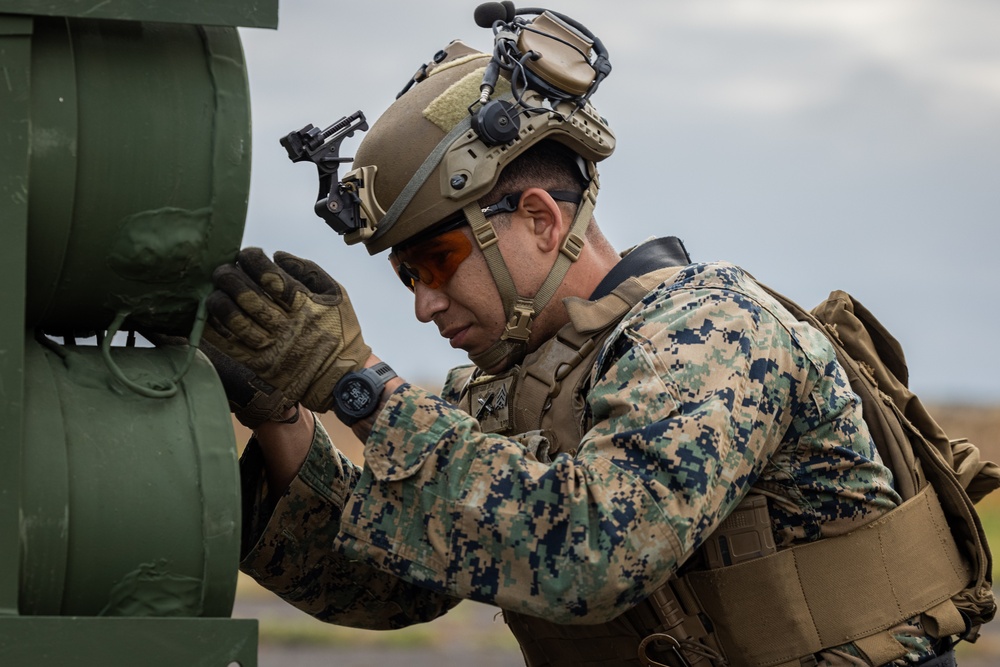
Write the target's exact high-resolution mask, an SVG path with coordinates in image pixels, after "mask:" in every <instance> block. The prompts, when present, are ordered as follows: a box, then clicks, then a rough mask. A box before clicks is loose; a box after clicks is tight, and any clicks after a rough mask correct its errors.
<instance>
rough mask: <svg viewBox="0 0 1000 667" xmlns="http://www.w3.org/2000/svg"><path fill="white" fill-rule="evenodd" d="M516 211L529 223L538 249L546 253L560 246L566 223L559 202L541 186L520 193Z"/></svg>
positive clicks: (564, 234)
mask: <svg viewBox="0 0 1000 667" xmlns="http://www.w3.org/2000/svg"><path fill="white" fill-rule="evenodd" d="M517 213H518V214H519V215H521V216H523V217H524V219H525V221H527V222H529V223H530V224H531V226H532V231H533V233H534V235H535V242H536V244H537V245H538V248H539V250H541V251H542V252H545V253H548V252H551V251H552V250H558V249H559V248H560V247H561V246H562V240H563V238H564V237H565V236H566V232H567V226H568V224H567V221H566V218H565V216H563V213H562V209H560V208H559V204H558V203H557V202H556V200H555V199H553V198H552V195H550V194H549V193H548V192H546V191H545V190H544V189H543V188H528V189H527V190H525V191H524V192H523V193H521V201H520V203H519V204H518V207H517Z"/></svg>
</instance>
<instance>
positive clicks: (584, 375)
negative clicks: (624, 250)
mask: <svg viewBox="0 0 1000 667" xmlns="http://www.w3.org/2000/svg"><path fill="white" fill-rule="evenodd" d="M652 243H656V244H661V246H662V244H664V243H667V244H669V243H674V244H677V245H679V241H677V240H676V239H674V238H672V237H671V238H667V239H660V240H658V241H654V242H652ZM640 248H642V246H640ZM681 252H682V256H686V251H683V246H681ZM668 254H669V251H668ZM647 257H648V253H647ZM674 257H676V254H674ZM656 261H659V263H660V268H655V269H653V270H651V271H649V270H648V269H649V261H645V262H638V263H639V264H640V265H643V264H644V266H642V268H641V270H644V271H647V272H645V273H643V274H642V275H632V276H629V277H627V278H625V279H624V280H622V281H621V282H620V283H619V284H618V286H617V287H615V288H614V289H613V290H611V292H610V293H608V294H606V295H604V296H601V297H600V298H597V299H595V300H591V301H585V300H582V299H569V300H567V301H566V305H567V310H568V312H569V316H570V322H569V323H568V324H566V325H565V326H564V327H563V328H562V329H561V330H560V331H559V332H558V333H557V334H556V335H555V336H554V337H553V338H552V339H550V340H549V341H547V342H546V343H544V344H543V345H542V346H541V347H540V348H539V349H538V350H536V351H534V352H533V353H531V354H529V355H528V356H527V357H526V358H525V360H524V362H523V363H522V364H521V365H519V366H516V367H514V368H513V369H511V370H510V371H508V372H506V373H504V374H501V375H496V376H490V375H478V374H477V373H478V372H473V371H474V369H473V368H472V367H468V368H466V369H462V370H464V372H465V373H466V375H467V379H466V380H465V386H464V388H463V390H462V396H461V399H460V407H461V408H462V409H463V410H465V411H466V412H468V413H469V414H471V415H473V416H475V417H476V419H477V420H479V422H480V426H481V428H482V430H483V431H486V432H493V433H498V434H502V435H508V436H512V437H518V438H520V439H521V441H522V442H523V443H524V444H525V445H526V446H527V447H528V448H529V449H534V448H535V447H537V446H538V445H539V443H541V444H542V446H547V448H548V452H547V454H548V456H550V457H555V456H556V455H557V454H559V453H561V452H565V453H567V454H569V455H570V456H575V455H576V449H575V448H576V447H577V445H578V444H579V442H580V441H581V439H582V437H583V435H584V433H585V432H586V430H587V428H588V424H587V415H586V413H585V400H584V395H585V391H586V388H587V384H588V380H589V375H590V371H591V370H592V367H593V365H594V362H595V360H596V356H597V354H598V352H599V350H600V349H601V347H602V344H603V343H604V341H605V340H606V339H607V337H608V336H609V335H610V333H611V331H612V330H613V329H614V328H615V325H617V324H618V323H619V322H620V321H621V319H622V318H623V317H624V316H625V315H626V314H627V313H628V312H629V311H630V310H631V309H632V307H633V306H634V305H635V304H637V303H638V302H639V301H640V300H641V299H642V297H643V296H645V295H646V294H648V293H649V292H650V291H651V290H652V289H654V288H656V287H657V286H658V285H660V284H661V283H665V282H670V281H672V280H673V279H674V278H675V276H676V274H677V273H678V272H679V271H680V269H681V268H682V267H681V266H678V265H676V259H674V260H671V259H670V258H669V257H667V258H663V257H660V259H659V260H656ZM664 262H666V263H668V264H675V265H672V266H669V265H668V266H662V264H663V263H664ZM625 264H629V262H626V261H623V262H621V263H619V265H618V266H616V269H620V268H621V267H622V265H625ZM632 264H633V266H634V264H636V262H632ZM618 273H619V274H620V273H621V271H618ZM626 275H627V274H626ZM618 277H620V276H619V275H615V278H616V279H617V278H618ZM762 287H763V286H762ZM764 289H765V290H767V291H768V292H769V293H770V294H771V295H772V296H773V297H775V298H776V299H777V300H778V301H779V302H780V303H781V304H782V305H783V306H784V307H785V308H786V309H788V310H790V312H792V313H793V315H795V316H796V317H797V318H798V319H800V320H805V321H809V322H810V323H811V324H812V325H813V326H815V327H817V328H819V329H820V330H821V331H823V332H824V333H826V334H827V336H828V338H831V340H832V342H833V343H834V347H835V348H836V349H837V352H838V360H839V361H840V362H841V365H843V366H844V367H845V370H846V371H847V373H848V376H849V378H850V380H851V384H852V388H853V389H855V392H856V393H859V394H860V395H861V397H862V399H863V403H864V408H863V409H864V415H865V420H866V422H867V423H868V424H869V426H870V428H871V430H872V435H873V438H874V439H875V441H876V444H877V445H878V446H879V452H880V454H881V455H882V458H883V460H884V463H885V464H886V465H888V466H890V468H892V467H893V465H896V466H899V465H903V466H908V471H907V474H905V475H901V476H898V478H897V487H899V486H900V482H901V483H902V487H903V488H898V489H897V490H898V491H899V492H900V494H901V496H902V498H903V500H904V502H903V504H902V505H900V506H899V507H897V508H896V509H895V510H892V511H891V512H888V513H887V514H885V515H883V516H882V517H879V518H878V519H875V520H874V521H871V522H870V523H868V524H865V525H864V526H861V527H860V528H857V529H855V530H854V531H852V532H850V533H847V534H845V535H841V536H838V537H833V538H827V539H823V540H819V541H816V542H811V543H807V544H801V545H796V546H793V547H790V548H787V549H782V550H781V551H777V552H775V549H774V544H773V536H772V535H771V527H770V520H769V518H768V516H767V511H766V499H765V498H764V497H763V496H760V495H757V494H754V493H752V492H751V493H750V494H749V495H748V496H747V497H746V499H745V500H744V501H743V502H741V504H740V505H739V506H738V507H737V508H736V510H735V511H734V512H733V513H732V514H731V515H730V516H729V517H728V518H727V519H726V520H725V521H724V522H723V523H722V525H721V526H720V527H719V529H718V530H717V531H716V532H715V533H713V535H712V536H711V537H709V538H708V539H707V540H706V543H705V544H704V545H703V546H702V548H701V550H700V552H699V554H696V556H695V557H694V558H692V559H691V562H701V563H708V565H709V567H708V568H701V569H691V568H689V567H688V566H687V565H685V566H684V567H682V568H681V570H680V572H681V573H680V574H677V575H675V576H674V577H672V578H671V580H670V581H668V582H667V583H666V584H665V585H664V586H662V587H661V588H659V589H657V590H656V591H654V593H653V594H652V595H651V596H650V597H649V598H647V599H646V600H644V601H643V602H642V603H640V604H639V605H637V606H636V607H634V608H632V609H630V610H629V611H627V612H625V613H624V614H622V615H620V616H619V617H617V618H615V619H613V620H611V621H609V622H607V623H602V624H597V625H560V624H555V623H552V622H550V621H547V620H545V619H542V618H536V617H532V616H528V615H524V614H519V613H515V612H510V611H504V618H505V620H506V622H507V624H508V625H509V627H510V629H511V631H512V632H513V633H514V636H515V637H516V638H517V641H518V643H519V644H520V646H521V650H522V653H523V655H524V658H525V663H526V665H528V667H563V666H565V667H570V666H572V667H580V666H587V665H594V666H596V665H611V664H614V665H644V666H649V667H661V666H664V667H667V666H669V667H723V666H730V667H808V666H810V665H814V664H815V663H816V661H815V658H814V657H813V654H814V653H817V652H819V651H821V650H822V649H825V648H831V647H835V646H840V645H843V644H847V643H850V642H853V643H854V645H855V646H856V647H857V648H858V649H859V650H860V651H861V652H862V653H863V654H864V656H865V657H866V658H867V660H868V662H869V663H870V664H872V665H883V664H885V663H888V662H891V661H893V660H895V659H898V658H900V657H902V656H903V655H904V654H905V653H906V649H905V648H904V647H903V646H902V645H901V644H900V643H899V642H898V641H896V640H895V638H894V637H893V636H892V634H891V633H890V632H888V630H889V629H890V628H892V627H894V626H896V625H898V624H900V623H902V622H904V621H906V620H907V619H909V618H912V617H915V616H920V617H921V619H920V620H921V624H922V627H923V628H924V630H925V631H926V632H927V633H928V634H929V635H930V636H932V637H934V638H940V639H943V640H945V641H946V642H947V641H949V640H950V638H951V636H953V635H958V636H959V637H960V638H965V639H970V640H974V639H975V638H976V635H977V633H978V627H979V625H981V624H982V623H983V622H986V621H988V620H990V619H991V618H992V617H993V614H994V613H995V608H996V604H995V601H994V598H993V594H992V578H991V574H990V571H991V568H992V559H991V556H990V553H989V549H988V546H987V544H986V541H985V534H984V533H983V530H982V526H981V525H980V523H979V519H978V516H977V515H976V513H975V510H974V509H972V501H971V500H970V498H969V495H968V494H967V493H966V491H965V487H969V489H970V491H971V490H972V488H973V487H977V489H978V492H977V493H976V494H975V495H976V498H975V499H976V500H978V499H979V498H981V497H982V496H983V495H985V494H986V493H988V492H989V491H990V490H992V489H994V488H997V487H998V486H1000V473H998V472H997V467H996V466H995V465H994V464H992V463H985V462H984V463H980V462H979V458H978V450H976V448H975V447H974V446H973V445H971V444H969V443H966V442H965V441H947V440H945V443H944V447H946V448H949V449H954V450H955V453H954V455H952V453H951V451H947V452H944V453H941V452H937V451H936V450H934V451H924V449H931V450H933V449H934V448H933V447H931V446H930V445H927V444H926V440H925V438H924V437H923V436H922V435H921V433H920V431H918V430H917V429H916V428H915V427H913V426H912V425H911V424H910V421H909V420H908V419H907V416H910V415H909V414H907V415H904V414H903V413H902V412H900V411H899V410H898V409H895V408H887V407H886V405H887V404H888V405H892V406H895V403H893V402H892V401H893V400H897V401H898V400H899V399H898V397H897V396H895V395H894V394H893V392H892V391H891V390H892V387H888V385H889V384H891V383H892V380H893V379H894V378H889V379H886V378H883V377H879V378H878V380H881V381H882V384H881V385H876V378H875V377H874V376H875V375H878V372H877V371H878V370H879V369H880V368H881V367H882V366H881V363H880V360H879V359H877V358H876V359H874V360H867V361H868V362H870V363H866V362H865V361H864V360H863V361H861V362H858V361H856V360H855V359H854V358H853V357H852V356H850V355H848V354H847V352H845V350H844V348H843V346H842V342H841V341H840V339H839V338H838V337H837V336H836V327H835V326H834V324H831V323H830V321H829V320H827V321H826V322H824V321H821V320H817V319H816V317H815V316H814V314H813V313H819V314H820V315H821V317H822V316H824V315H827V316H829V315H830V313H829V312H826V313H823V312H822V310H823V309H824V308H826V310H827V311H829V310H830V309H831V308H834V309H835V310H836V309H838V308H839V310H841V311H843V310H844V309H845V308H844V307H843V301H844V299H845V298H846V299H847V300H848V301H849V305H848V306H847V307H846V310H847V311H851V312H850V315H851V317H850V318H848V319H849V320H850V322H851V323H852V324H853V323H854V322H855V321H856V319H857V318H856V317H854V315H855V313H854V312H853V311H852V306H853V308H855V309H857V310H858V311H859V314H861V315H862V319H864V317H867V318H869V319H865V320H864V325H865V327H867V328H868V329H869V331H868V333H873V335H875V336H876V337H877V338H880V340H877V341H876V342H875V343H874V344H873V345H872V347H873V349H877V352H878V354H883V355H884V354H885V353H886V352H885V349H878V348H879V346H881V347H882V348H884V347H885V346H886V345H895V347H896V348H898V343H896V341H895V340H894V339H892V337H891V336H889V334H888V332H885V331H884V329H881V325H879V324H878V323H877V321H876V320H874V318H873V317H871V316H870V314H868V313H867V311H863V309H862V308H861V306H860V304H857V303H856V302H854V301H853V299H850V297H849V295H846V294H844V293H843V292H834V293H833V294H832V295H831V299H830V300H828V301H827V302H824V303H823V304H821V305H820V306H819V307H817V309H816V310H814V311H813V313H807V312H806V311H804V310H803V309H801V308H800V307H798V306H797V305H796V304H794V303H793V302H791V301H790V300H788V299H786V298H784V297H782V296H781V295H780V294H777V293H775V292H773V291H771V290H769V289H768V288H767V287H764ZM598 291H599V292H600V291H601V289H600V288H599V289H598ZM834 297H837V298H834ZM831 304H833V306H831ZM861 311H863V312H861ZM869 320H870V322H874V325H875V328H876V329H877V331H875V332H872V331H871V328H872V327H871V325H870V322H869ZM833 322H834V323H836V322H837V320H836V318H835V317H834V319H833ZM850 333H851V335H852V336H853V335H855V333H856V332H853V331H852V332H850ZM866 340H867V339H866ZM886 340H888V341H889V342H888V343H886ZM896 351H897V352H898V363H899V364H902V363H903V362H902V350H901V349H898V350H896ZM851 352H852V353H854V354H857V350H854V349H852V350H851ZM873 370H874V371H876V372H875V373H874V374H873ZM890 370H891V371H894V372H895V373H896V374H897V375H896V377H901V378H902V389H903V390H904V391H905V394H906V396H907V397H908V398H909V400H910V401H911V402H913V405H915V406H918V407H919V402H918V401H916V397H915V396H913V395H912V394H909V392H908V391H906V390H905V382H906V377H905V365H902V371H900V369H899V367H898V366H891V367H890ZM459 372H461V371H459ZM900 373H902V374H901V375H900ZM456 379H457V376H456V378H453V379H452V381H453V382H456ZM862 380H863V381H864V382H865V383H867V384H866V385H865V387H867V389H866V388H865V387H862V391H859V387H858V386H857V385H856V382H858V381H862ZM896 384H899V383H898V382H897V383H896ZM455 386H456V387H457V386H462V382H461V381H458V382H456V384H455ZM885 389H888V390H889V393H890V394H893V395H891V396H890V395H887V394H886V391H885ZM897 389H898V388H897ZM866 393H867V394H868V395H866ZM887 410H889V411H890V418H889V419H887V418H886V417H885V416H884V415H883V414H882V413H884V412H886V411H887ZM892 410H895V412H892ZM921 410H922V408H921ZM897 413H898V414H897ZM907 413H909V410H907ZM893 416H895V417H896V418H893ZM921 417H922V418H925V419H926V420H930V417H929V415H926V413H922V414H921ZM873 421H875V422H876V423H875V424H874V425H873V423H872V422H873ZM930 421H931V424H932V425H933V426H936V425H934V424H933V421H932V420H930ZM901 425H902V426H901ZM920 426H921V427H923V426H924V424H922V423H921V424H920ZM901 428H902V429H903V430H905V431H907V432H905V433H904V432H901V431H900V429H901ZM910 431H912V432H910ZM938 431H940V429H938ZM940 436H942V437H943V433H940ZM893 437H895V438H896V439H897V440H902V441H909V442H910V443H911V446H910V447H906V446H900V447H897V450H905V451H904V455H903V456H902V460H900V452H899V451H893V450H888V451H883V449H884V447H883V445H884V441H885V440H886V439H887V438H893ZM916 439H919V440H920V441H921V442H923V443H924V447H923V448H921V445H919V443H917V442H914V440H916ZM934 444H937V443H934ZM968 448H971V449H972V450H975V451H972V452H970V451H969V449H968ZM911 450H914V451H911ZM906 452H909V454H908V455H906ZM887 457H888V458H887ZM959 467H961V468H962V470H961V471H960V472H959V474H958V477H959V478H961V479H958V478H956V472H955V470H956V469H958V468H959ZM984 469H985V470H984ZM893 472H894V475H896V471H895V470H893ZM972 480H974V481H972ZM970 481H971V485H970ZM762 501H765V502H762ZM956 524H958V525H957V526H956ZM949 528H951V529H950V530H949ZM956 534H957V535H958V536H959V540H958V541H956V538H955V535H956ZM723 536H724V537H723ZM720 537H722V538H723V539H726V538H729V539H730V542H729V544H737V543H738V541H739V540H741V539H742V540H743V542H744V544H746V543H748V542H747V540H748V539H749V543H752V544H755V545H757V548H750V549H746V550H745V552H746V553H747V554H748V555H749V556H748V558H745V559H743V560H742V562H741V561H739V560H736V559H732V560H727V562H726V564H725V566H722V564H721V563H719V560H720V558H719V545H720ZM914 554H919V558H913V555H914ZM845 562H849V563H853V564H854V565H855V567H854V568H852V573H851V580H850V581H848V580H847V577H846V576H843V575H839V574H838V572H840V571H842V564H843V563H845ZM730 563H735V564H730ZM859 574H860V575H861V579H863V580H859V579H858V577H859ZM866 574H867V575H868V577H867V578H866V577H865V575H866ZM868 579H870V580H868ZM859 587H860V588H863V589H864V590H866V591H868V593H866V596H865V605H863V606H859V605H858V604H857V599H856V596H855V594H854V591H855V590H858V588H859ZM862 607H863V608H862ZM945 646H947V647H950V643H946V644H945Z"/></svg>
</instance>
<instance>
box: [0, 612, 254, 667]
mask: <svg viewBox="0 0 1000 667" xmlns="http://www.w3.org/2000/svg"><path fill="white" fill-rule="evenodd" d="M0 664H2V665H25V666H27V665H30V666H31V667H66V666H67V665H74V667H110V666H112V665H114V666H132V665H141V666H142V667H257V621H256V620H253V619H232V618H74V617H43V616H21V617H15V618H0Z"/></svg>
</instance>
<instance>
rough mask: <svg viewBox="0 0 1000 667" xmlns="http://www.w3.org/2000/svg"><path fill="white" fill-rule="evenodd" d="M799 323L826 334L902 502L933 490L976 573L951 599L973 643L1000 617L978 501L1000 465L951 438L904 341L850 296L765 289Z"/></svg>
mask: <svg viewBox="0 0 1000 667" xmlns="http://www.w3.org/2000/svg"><path fill="white" fill-rule="evenodd" d="M765 289H767V291H768V292H769V293H770V294H771V295H772V296H773V297H775V298H776V299H777V300H778V301H779V302H780V303H781V304H782V305H783V306H784V307H785V308H786V309H788V310H789V311H790V312H791V313H792V314H793V315H795V317H797V318H798V319H799V320H802V321H806V322H809V323H810V324H812V325H813V326H814V327H816V328H817V329H819V330H820V331H823V332H824V333H825V334H826V335H827V337H828V338H829V339H830V341H831V342H832V343H833V345H834V347H835V349H836V351H837V359H838V361H840V363H841V365H842V366H843V367H844V369H845V370H846V371H847V375H848V379H849V381H850V383H851V388H852V389H853V390H854V391H855V393H857V394H858V395H859V396H860V397H861V402H862V405H863V414H864V418H865V422H866V423H867V424H868V427H869V430H870V431H871V434H872V439H873V440H874V441H875V444H876V446H877V447H878V452H879V454H880V455H881V457H882V461H883V463H885V465H886V466H888V467H889V468H890V469H891V470H892V473H893V475H894V479H895V486H896V490H897V491H898V492H899V494H900V495H901V496H902V498H903V500H904V502H905V501H907V500H909V499H911V498H914V497H915V496H917V495H918V494H919V493H920V492H921V491H922V490H923V489H924V488H925V487H927V486H928V485H931V486H932V487H933V488H934V491H935V492H936V494H937V497H938V499H939V500H940V504H941V507H942V509H943V511H944V515H945V518H946V521H947V524H948V527H949V528H950V529H951V532H952V534H953V535H954V538H955V541H956V542H957V543H958V546H959V551H960V552H961V554H962V557H963V559H964V560H966V561H967V563H968V564H969V566H970V568H971V573H972V579H971V580H970V582H969V584H968V586H966V588H965V589H963V590H962V591H961V592H959V593H958V594H957V595H955V596H953V597H952V598H951V600H952V602H954V604H955V607H956V608H957V609H958V611H960V612H961V614H962V616H963V617H964V620H965V622H966V625H967V630H966V632H965V633H963V634H964V635H965V638H966V639H970V640H973V641H974V640H975V638H976V637H977V635H978V629H979V626H980V625H982V624H983V623H985V622H987V621H989V620H991V619H992V618H993V616H994V614H995V613H996V601H995V599H994V596H993V591H992V587H993V586H992V584H993V577H992V566H993V560H992V556H991V554H990V549H989V545H988V544H987V542H986V535H985V533H984V531H983V526H982V523H981V522H980V520H979V515H978V514H977V513H976V510H975V508H974V506H973V505H974V503H976V502H978V501H979V500H981V499H982V498H983V497H985V496H986V495H987V494H989V493H990V492H991V491H993V490H994V489H997V488H998V487H1000V467H998V466H997V465H996V464H995V463H993V462H990V461H982V460H980V456H979V450H978V448H977V447H976V446H975V445H974V444H972V443H970V442H968V441H967V440H965V439H961V440H950V439H949V438H948V436H947V435H946V434H945V433H944V431H943V430H942V429H941V427H940V426H939V425H938V424H937V422H935V421H934V419H933V418H932V417H931V416H930V414H929V413H928V412H927V410H926V409H925V408H924V406H923V405H922V404H921V402H920V399H918V398H917V396H916V395H915V394H913V392H911V391H910V390H909V388H908V386H907V383H908V375H909V373H908V370H907V367H906V360H905V359H904V356H903V350H902V347H901V346H900V344H899V342H898V341H897V340H896V339H895V338H894V337H893V336H892V335H891V334H890V333H889V332H888V331H887V330H886V329H885V327H884V326H882V324H881V323H880V322H879V321H878V320H877V319H876V318H875V316H874V315H872V314H871V313H870V312H869V311H868V310H867V309H866V308H865V307H864V306H862V305H861V304H860V303H859V302H858V301H857V300H856V299H854V298H853V297H852V296H851V295H850V294H848V293H846V292H843V291H839V290H838V291H834V292H832V293H831V294H830V296H829V297H828V298H827V299H826V300H825V301H823V302H822V303H821V304H819V305H818V306H817V307H816V308H814V309H813V310H812V311H811V312H806V311H804V310H803V309H802V308H801V307H799V306H798V305H796V304H795V303H794V302H792V301H791V300H789V299H787V298H785V297H784V296H782V295H781V294H778V293H776V292H774V291H773V290H770V289H769V288H767V287H765Z"/></svg>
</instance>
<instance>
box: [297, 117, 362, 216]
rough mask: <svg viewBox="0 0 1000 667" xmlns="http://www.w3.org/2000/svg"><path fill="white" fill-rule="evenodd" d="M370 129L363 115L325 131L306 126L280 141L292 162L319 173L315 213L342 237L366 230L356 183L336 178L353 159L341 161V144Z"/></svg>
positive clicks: (338, 122)
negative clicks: (342, 166) (341, 168)
mask: <svg viewBox="0 0 1000 667" xmlns="http://www.w3.org/2000/svg"><path fill="white" fill-rule="evenodd" d="M367 129H368V122H367V121H366V120H365V115H364V114H363V113H361V111H355V112H354V113H352V114H351V115H350V116H344V117H343V118H341V119H340V120H338V121H337V122H335V123H334V124H333V125H331V126H330V127H328V128H326V129H325V130H320V129H319V128H318V127H313V125H312V124H310V125H306V126H305V127H303V128H302V129H301V130H297V131H295V132H289V133H288V134H286V135H285V136H284V137H282V138H281V139H280V142H281V145H282V146H284V147H285V150H286V151H288V159H289V160H291V161H292V162H312V163H314V164H315V165H316V169H317V171H319V196H318V197H317V199H316V204H315V206H314V207H313V209H314V210H315V211H316V215H318V216H319V217H321V218H323V220H324V221H325V222H326V224H328V225H330V227H331V228H333V231H335V232H337V233H338V234H341V235H350V234H352V233H354V234H355V235H357V234H360V233H361V231H362V230H363V229H364V228H365V222H364V220H363V219H362V216H361V211H360V208H361V200H360V199H359V198H358V184H357V183H356V182H355V181H349V182H346V183H344V182H341V180H340V179H339V178H338V176H337V170H338V169H339V167H340V165H342V164H344V163H348V162H351V161H352V160H353V159H354V158H350V157H340V143H341V142H342V141H343V140H344V139H346V138H348V137H351V136H354V133H355V132H357V131H358V130H360V131H362V132H364V131H365V130H367Z"/></svg>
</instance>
